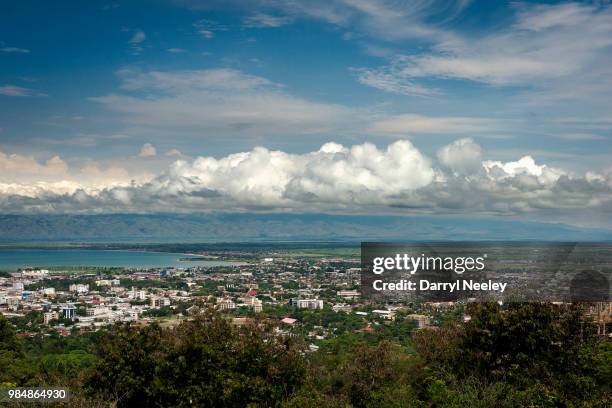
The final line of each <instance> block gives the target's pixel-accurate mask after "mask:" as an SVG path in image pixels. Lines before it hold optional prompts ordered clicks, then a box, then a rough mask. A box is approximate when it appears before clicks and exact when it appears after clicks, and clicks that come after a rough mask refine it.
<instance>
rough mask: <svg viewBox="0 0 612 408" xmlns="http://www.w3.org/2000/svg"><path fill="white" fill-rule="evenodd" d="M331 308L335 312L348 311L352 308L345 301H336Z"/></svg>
mask: <svg viewBox="0 0 612 408" xmlns="http://www.w3.org/2000/svg"><path fill="white" fill-rule="evenodd" d="M332 310H333V311H334V312H336V313H337V312H344V313H350V312H351V310H352V308H351V305H347V304H346V303H337V304H335V305H333V306H332Z"/></svg>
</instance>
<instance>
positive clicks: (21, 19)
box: [0, 0, 612, 227]
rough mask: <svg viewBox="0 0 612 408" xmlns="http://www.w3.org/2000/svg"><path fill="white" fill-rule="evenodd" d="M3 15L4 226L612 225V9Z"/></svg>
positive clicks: (155, 1)
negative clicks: (383, 219)
mask: <svg viewBox="0 0 612 408" xmlns="http://www.w3.org/2000/svg"><path fill="white" fill-rule="evenodd" d="M0 7H1V10H0V11H1V12H0V212H2V213H29V212H33V213H41V212H42V213H57V212H61V213H72V212H75V213H76V212H78V213H82V212H85V213H89V212H93V213H99V212H155V211H179V212H184V211H186V212H189V211H194V212H199V211H223V210H230V211H280V212H292V211H293V212H317V211H319V212H328V213H329V212H331V213H351V214H353V213H368V214H377V213H381V214H382V213H385V214H386V213H398V214H460V215H470V216H483V217H498V216H499V217H516V218H521V219H534V220H548V221H555V222H567V223H573V224H579V225H589V226H602V225H603V226H606V227H612V225H611V224H610V221H609V219H610V218H612V217H609V215H610V210H611V208H612V206H611V204H612V194H611V193H612V165H611V164H610V163H612V161H611V160H610V158H611V157H612V144H611V143H610V138H612V109H611V102H612V101H611V96H610V95H612V75H611V74H612V6H611V5H610V4H609V3H608V2H606V1H591V2H581V3H575V2H531V1H530V2H502V1H496V2H491V1H475V0H474V1H470V0H456V1H452V0H449V1H436V0H412V1H407V0H388V1H385V0H368V1H366V0H324V1H320V0H310V1H296V0H252V1H248V2H245V1H232V0H229V1H227V0H226V1H214V0H201V1H200V0H164V1H162V0H149V1H117V2H106V1H102V2H100V1H87V2H83V1H55V2H40V1H27V0H24V1H20V2H12V3H7V2H5V3H3V5H2V6H0Z"/></svg>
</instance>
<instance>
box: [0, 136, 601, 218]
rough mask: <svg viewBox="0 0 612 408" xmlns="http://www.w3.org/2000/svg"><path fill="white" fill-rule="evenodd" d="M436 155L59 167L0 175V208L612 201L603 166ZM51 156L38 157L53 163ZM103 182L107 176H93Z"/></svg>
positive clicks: (474, 207) (459, 146) (349, 151)
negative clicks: (74, 170)
mask: <svg viewBox="0 0 612 408" xmlns="http://www.w3.org/2000/svg"><path fill="white" fill-rule="evenodd" d="M5 156H6V155H5ZM438 156H439V162H435V161H433V160H430V159H429V158H428V157H426V156H425V155H424V154H423V153H421V152H420V151H419V150H418V149H417V148H416V147H415V146H414V145H413V144H412V143H410V142H409V141H407V140H399V141H397V142H394V143H392V144H390V145H388V146H387V147H386V148H377V147H376V146H374V145H372V144H369V143H364V144H358V145H354V146H343V145H340V144H337V143H331V142H330V143H326V144H324V145H323V146H322V147H321V148H320V149H319V150H317V151H313V152H309V153H304V154H290V153H286V152H283V151H277V150H269V149H266V148H263V147H258V148H255V149H253V150H251V151H247V152H242V153H235V154H231V155H228V156H225V157H221V158H213V157H199V158H196V159H194V160H189V161H188V160H177V161H176V162H174V164H172V165H171V166H170V167H169V168H168V169H167V170H166V171H164V172H162V173H160V174H158V175H157V176H155V177H152V178H150V179H147V180H145V181H139V182H134V183H130V182H129V181H128V180H127V174H126V173H124V172H123V171H122V170H121V169H113V168H106V169H105V170H100V169H99V168H97V165H95V163H94V164H92V166H90V167H83V168H82V169H81V170H80V174H81V175H82V177H83V178H84V179H85V178H88V179H87V181H80V180H75V179H70V178H69V177H67V176H66V174H65V170H66V169H65V167H63V168H62V166H60V168H61V171H60V172H59V173H57V175H56V178H48V179H47V180H40V179H37V178H35V179H31V178H30V179H29V180H30V181H28V180H26V179H24V180H0V209H2V210H3V211H6V212H9V211H17V212H29V211H43V212H54V211H55V212H57V211H59V212H75V211H76V212H81V211H84V212H100V211H103V212H109V211H110V212H113V211H118V212H129V211H138V212H142V211H175V210H176V209H177V208H180V209H181V211H212V210H218V211H242V210H249V211H253V210H266V211H297V212H343V213H351V212H377V213H380V212H388V213H436V214H449V213H457V212H459V213H462V214H493V213H494V214H506V215H516V214H525V213H531V214H535V215H534V218H535V219H537V216H538V214H539V215H550V214H551V213H558V212H559V211H563V212H565V213H566V214H570V213H572V212H574V213H582V212H584V210H585V209H588V210H589V212H590V213H591V214H603V213H605V212H606V211H609V209H610V205H611V204H612V173H610V172H607V173H606V172H603V173H602V172H595V171H590V172H588V173H586V174H584V175H580V174H573V173H569V172H567V171H564V170H561V169H559V168H554V167H550V166H547V165H544V164H539V163H537V162H536V161H535V160H534V159H533V158H532V157H531V156H525V157H522V158H520V159H518V160H516V161H507V162H502V161H496V160H484V159H483V156H484V153H483V151H482V149H481V148H480V146H478V145H477V144H476V143H475V142H474V141H473V140H470V139H462V140H459V141H456V142H454V143H451V144H450V145H448V146H445V147H443V148H441V149H440V151H439V153H438ZM0 157H1V156H0ZM5 161H6V159H5ZM21 161H22V160H17V159H13V162H14V163H20V162H21ZM57 161H58V160H57V159H54V160H53V161H52V162H48V163H47V164H40V163H38V164H36V165H37V166H51V167H52V168H53V167H55V166H58V163H55V162H57ZM0 163H2V162H1V161H0ZM30 164H31V163H30ZM5 166H6V165H5ZM23 168H24V169H25V168H28V167H27V166H26V165H23ZM11 172H12V173H13V174H15V171H14V170H11ZM118 178H124V181H123V183H120V182H118V181H117V179H118ZM94 180H97V183H94ZM104 180H107V181H106V183H107V184H100V183H101V181H102V182H104Z"/></svg>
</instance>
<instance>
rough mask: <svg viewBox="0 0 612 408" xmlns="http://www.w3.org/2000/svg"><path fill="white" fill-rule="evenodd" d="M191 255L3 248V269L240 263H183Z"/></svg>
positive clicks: (0, 266)
mask: <svg viewBox="0 0 612 408" xmlns="http://www.w3.org/2000/svg"><path fill="white" fill-rule="evenodd" d="M188 257H190V256H189V255H185V254H178V253H169V252H145V251H127V250H112V251H111V250H108V251H107V250H97V249H30V248H27V249H22V248H20V249H12V248H1V249H0V270H16V269H18V268H25V267H40V268H42V267H52V266H100V267H113V266H114V267H126V268H155V267H160V268H161V267H167V266H175V267H189V266H203V267H209V266H230V265H238V264H239V263H234V262H227V261H217V260H214V259H211V260H208V259H207V260H201V261H200V260H198V261H193V260H189V261H180V260H179V259H180V258H188Z"/></svg>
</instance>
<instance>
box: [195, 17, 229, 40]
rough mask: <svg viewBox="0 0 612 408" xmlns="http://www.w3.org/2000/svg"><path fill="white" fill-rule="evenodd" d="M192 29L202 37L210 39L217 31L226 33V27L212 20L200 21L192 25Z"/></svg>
mask: <svg viewBox="0 0 612 408" xmlns="http://www.w3.org/2000/svg"><path fill="white" fill-rule="evenodd" d="M193 28H194V29H195V30H196V32H197V33H199V34H200V35H201V36H202V37H204V38H206V39H211V38H213V37H214V36H215V34H216V33H217V32H218V31H227V30H228V27H227V26H225V25H222V24H219V23H217V22H216V21H213V20H208V19H201V20H198V21H196V22H195V23H193Z"/></svg>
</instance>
